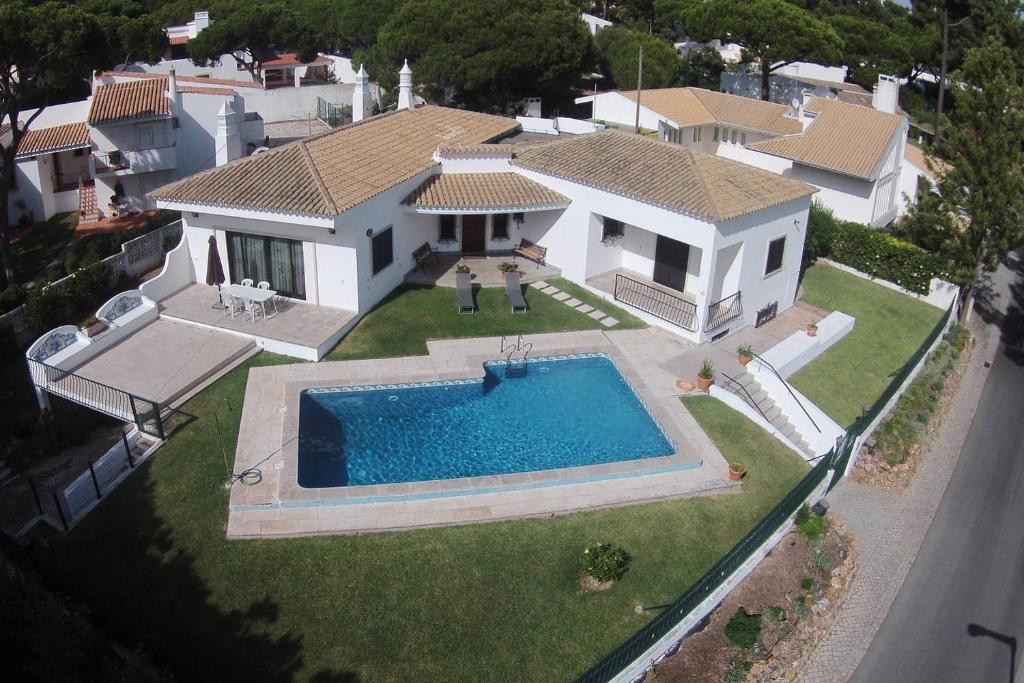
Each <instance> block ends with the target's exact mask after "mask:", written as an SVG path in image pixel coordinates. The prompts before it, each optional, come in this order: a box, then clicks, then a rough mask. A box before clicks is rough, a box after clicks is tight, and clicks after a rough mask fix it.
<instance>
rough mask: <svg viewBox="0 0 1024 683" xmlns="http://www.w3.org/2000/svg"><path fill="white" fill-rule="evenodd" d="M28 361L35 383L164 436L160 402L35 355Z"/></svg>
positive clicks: (41, 387)
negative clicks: (43, 360)
mask: <svg viewBox="0 0 1024 683" xmlns="http://www.w3.org/2000/svg"><path fill="white" fill-rule="evenodd" d="M26 361H27V363H28V371H29V375H31V377H32V383H33V384H35V385H36V386H37V387H39V388H40V389H43V390H44V391H46V392H48V393H50V394H53V395H54V396H60V397H61V398H66V399H67V400H69V401H72V402H73V403H77V404H79V405H81V406H85V407H86V408H91V409H93V410H95V411H97V412H100V413H103V414H104V415H109V416H111V417H114V418H116V419H118V420H121V421H122V422H132V423H134V424H135V425H137V426H138V428H139V431H141V432H143V433H145V434H149V435H150V436H155V437H156V438H158V439H163V438H164V426H163V420H162V419H161V417H160V404H158V403H157V402H156V401H152V400H150V399H148V398H143V397H141V396H136V395H134V394H131V393H129V392H127V391H124V390H123V389H117V388H116V387H112V386H109V385H107V384H103V383H102V382H97V381H96V380H93V379H89V378H88V377H82V376H81V375H76V374H75V373H73V372H71V371H69V370H61V369H60V368H55V367H53V366H52V365H47V364H46V363H43V362H41V361H37V360H34V359H32V358H27V359H26Z"/></svg>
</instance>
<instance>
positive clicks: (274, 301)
mask: <svg viewBox="0 0 1024 683" xmlns="http://www.w3.org/2000/svg"><path fill="white" fill-rule="evenodd" d="M256 287H257V288H258V289H266V290H269V289H270V283H269V282H267V281H266V280H260V282H259V284H257V285H256ZM268 301H270V303H272V304H273V305H274V312H273V313H271V314H270V316H269V317H273V316H275V315H277V295H276V294H275V295H274V296H272V297H270V299H268Z"/></svg>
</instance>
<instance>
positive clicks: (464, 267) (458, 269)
mask: <svg viewBox="0 0 1024 683" xmlns="http://www.w3.org/2000/svg"><path fill="white" fill-rule="evenodd" d="M455 272H456V273H468V272H469V266H467V265H466V264H465V263H460V264H458V265H457V266H455Z"/></svg>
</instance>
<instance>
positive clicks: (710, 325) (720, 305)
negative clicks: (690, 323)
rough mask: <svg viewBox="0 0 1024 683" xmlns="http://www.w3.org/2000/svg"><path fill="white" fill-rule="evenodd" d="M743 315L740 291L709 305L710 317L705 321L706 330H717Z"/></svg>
mask: <svg viewBox="0 0 1024 683" xmlns="http://www.w3.org/2000/svg"><path fill="white" fill-rule="evenodd" d="M741 315H743V301H742V299H741V298H740V292H736V293H735V294H733V295H731V296H727V297H725V298H724V299H719V300H718V301H716V302H715V303H713V304H711V305H710V306H708V318H707V320H705V321H704V331H705V332H712V331H714V330H717V329H718V328H719V327H721V326H722V325H725V324H726V323H727V322H730V321H732V320H735V319H736V318H738V317H740V316H741Z"/></svg>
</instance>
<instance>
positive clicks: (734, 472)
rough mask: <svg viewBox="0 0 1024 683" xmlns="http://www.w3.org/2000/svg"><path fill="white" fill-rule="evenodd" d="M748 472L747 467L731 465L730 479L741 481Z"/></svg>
mask: <svg viewBox="0 0 1024 683" xmlns="http://www.w3.org/2000/svg"><path fill="white" fill-rule="evenodd" d="M746 474H747V470H746V469H733V465H729V480H730V481H739V480H740V479H742V478H743V477H744V476H746Z"/></svg>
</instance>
